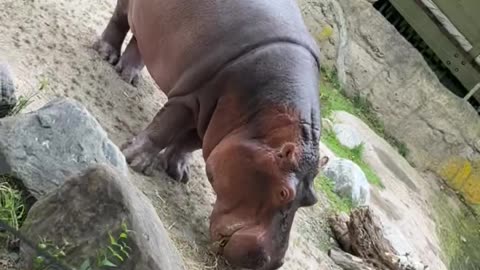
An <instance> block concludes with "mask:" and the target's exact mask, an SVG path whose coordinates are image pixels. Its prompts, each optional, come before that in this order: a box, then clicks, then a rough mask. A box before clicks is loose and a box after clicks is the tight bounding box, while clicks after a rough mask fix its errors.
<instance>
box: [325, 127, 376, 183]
mask: <svg viewBox="0 0 480 270" xmlns="http://www.w3.org/2000/svg"><path fill="white" fill-rule="evenodd" d="M322 142H323V143H325V144H326V145H327V146H328V148H329V149H330V150H332V151H333V152H334V153H335V154H336V155H337V156H338V157H340V158H345V159H349V160H351V161H353V162H355V163H356V164H357V165H358V166H359V167H360V168H361V169H362V171H363V172H364V173H365V176H366V177H367V180H368V182H370V184H372V185H375V186H378V187H383V185H382V181H381V180H380V178H379V177H378V175H377V174H376V173H375V172H374V171H373V170H372V168H370V166H368V164H367V163H365V161H363V159H362V154H363V144H361V145H359V146H358V147H355V148H353V149H349V148H348V147H346V146H343V145H342V144H341V143H340V142H339V141H338V139H337V137H336V136H335V133H333V132H332V131H329V130H324V131H323V133H322Z"/></svg>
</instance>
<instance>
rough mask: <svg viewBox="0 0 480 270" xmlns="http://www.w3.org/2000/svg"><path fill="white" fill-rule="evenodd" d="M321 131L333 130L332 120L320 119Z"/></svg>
mask: <svg viewBox="0 0 480 270" xmlns="http://www.w3.org/2000/svg"><path fill="white" fill-rule="evenodd" d="M322 130H323V131H324V132H325V131H332V130H333V123H332V120H330V119H328V118H322Z"/></svg>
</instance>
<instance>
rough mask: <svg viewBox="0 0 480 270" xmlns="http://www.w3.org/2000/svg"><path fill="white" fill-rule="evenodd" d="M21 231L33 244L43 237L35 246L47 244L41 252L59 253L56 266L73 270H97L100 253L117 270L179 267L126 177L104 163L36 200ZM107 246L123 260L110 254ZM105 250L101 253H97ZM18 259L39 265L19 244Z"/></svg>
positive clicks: (172, 269) (172, 250) (25, 266)
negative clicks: (82, 269)
mask: <svg viewBox="0 0 480 270" xmlns="http://www.w3.org/2000/svg"><path fill="white" fill-rule="evenodd" d="M122 224H125V225H126V228H127V230H130V231H128V232H127V233H126V237H124V238H122V237H120V235H121V234H122V232H124V231H125V228H122ZM21 232H22V233H23V234H24V235H25V236H26V237H27V238H28V239H31V240H33V241H37V242H38V241H39V239H44V241H40V244H44V243H45V242H48V243H49V244H48V245H47V247H46V248H45V249H43V251H46V252H48V253H49V254H54V253H55V252H58V250H63V251H64V254H62V256H60V260H59V261H60V263H62V264H63V265H69V266H71V267H76V268H77V269H79V268H80V266H81V265H82V264H86V262H88V261H89V262H90V266H91V268H89V269H91V270H96V269H99V268H98V267H97V266H96V265H97V264H96V263H97V259H100V260H103V259H104V256H105V255H106V256H107V257H106V258H107V259H108V260H109V261H111V262H112V263H114V264H115V265H117V267H116V268H115V269H118V270H180V269H184V266H183V261H182V258H181V256H180V255H179V253H178V251H177V249H176V248H175V246H174V245H173V243H172V241H171V240H170V239H169V236H168V232H167V231H166V229H165V228H164V226H163V225H162V222H161V220H160V219H159V217H158V215H157V213H156V211H155V209H154V208H153V206H152V204H151V203H150V201H149V200H148V199H147V198H146V196H145V195H144V194H143V193H142V192H141V191H140V190H139V189H137V188H136V187H135V186H134V185H133V184H132V183H131V182H130V181H129V179H128V178H127V177H125V176H123V175H122V174H121V173H118V172H117V171H116V170H115V169H113V167H111V166H108V165H103V164H100V165H95V166H93V167H91V168H89V169H87V170H85V171H84V172H83V173H81V174H79V175H76V176H74V177H72V178H71V179H69V180H68V181H65V183H64V184H63V185H62V186H61V187H60V188H58V189H56V190H55V191H53V192H51V193H49V194H48V195H47V196H45V197H44V198H42V199H40V200H39V201H38V202H36V203H35V204H34V205H33V207H32V209H31V210H30V212H29V214H28V216H27V219H26V221H25V223H24V225H23V227H22V229H21ZM111 236H112V237H113V238H114V239H116V241H117V243H119V244H120V245H122V246H123V245H124V244H123V243H125V244H126V245H127V246H128V247H129V248H124V250H126V251H127V253H128V256H127V255H126V254H125V253H123V252H121V251H119V250H120V249H119V247H118V246H116V245H112V244H111V243H112V242H111V240H110V237H111ZM119 239H120V240H119ZM45 240H47V241H45ZM66 242H68V243H69V244H68V246H65V243H66ZM53 246H57V247H58V248H51V247H53ZM109 247H110V248H112V249H114V251H115V252H116V253H118V254H119V255H120V256H121V257H122V258H123V259H124V261H123V262H122V261H121V260H120V259H119V258H118V257H116V256H113V255H112V254H113V253H111V252H110V251H108V250H109ZM105 250H107V253H102V251H105ZM21 258H22V265H23V268H22V269H32V266H33V265H34V262H36V263H37V266H38V265H39V264H38V262H39V258H38V256H37V255H36V254H35V253H34V251H33V249H32V248H31V247H30V246H27V245H26V244H25V243H22V245H21ZM48 265H49V264H48V263H47V262H44V263H40V266H42V267H46V268H41V269H49V268H48V267H47V266H48ZM102 269H105V268H102Z"/></svg>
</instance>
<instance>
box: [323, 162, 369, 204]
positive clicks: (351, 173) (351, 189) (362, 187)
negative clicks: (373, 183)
mask: <svg viewBox="0 0 480 270" xmlns="http://www.w3.org/2000/svg"><path fill="white" fill-rule="evenodd" d="M324 175H325V176H326V177H328V178H329V179H331V180H332V181H334V183H335V190H334V191H335V193H337V194H338V195H339V196H341V197H343V198H348V199H350V200H352V203H353V205H354V206H363V205H368V203H369V201H370V184H369V183H368V181H367V178H366V176H365V173H363V171H362V169H360V167H359V166H358V165H357V164H355V163H354V162H352V161H351V160H348V159H335V160H330V162H329V163H328V164H327V166H326V167H325V171H324Z"/></svg>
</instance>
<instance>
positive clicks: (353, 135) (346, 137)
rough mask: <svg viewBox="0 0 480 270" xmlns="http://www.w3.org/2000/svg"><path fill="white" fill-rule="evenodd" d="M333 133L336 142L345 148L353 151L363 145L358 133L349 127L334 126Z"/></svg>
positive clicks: (343, 125) (344, 125) (342, 125)
mask: <svg viewBox="0 0 480 270" xmlns="http://www.w3.org/2000/svg"><path fill="white" fill-rule="evenodd" d="M333 131H334V132H335V136H336V137H337V140H338V141H339V142H340V143H341V144H342V145H343V146H345V147H347V148H349V149H353V148H355V147H358V146H360V145H362V144H363V141H362V138H361V137H360V134H359V133H358V131H357V130H356V129H355V128H353V127H352V126H350V125H346V124H335V125H334V126H333Z"/></svg>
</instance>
